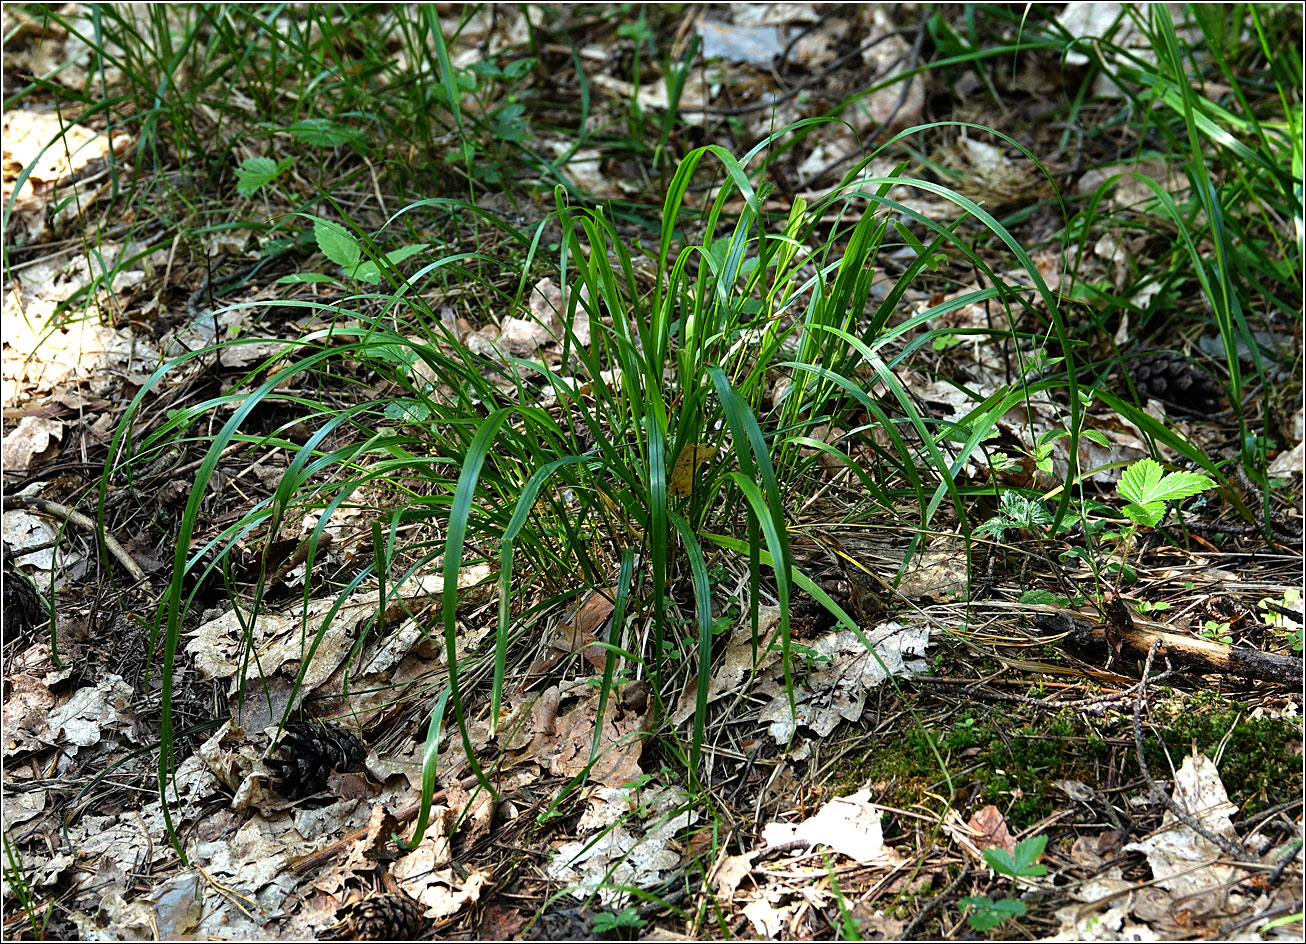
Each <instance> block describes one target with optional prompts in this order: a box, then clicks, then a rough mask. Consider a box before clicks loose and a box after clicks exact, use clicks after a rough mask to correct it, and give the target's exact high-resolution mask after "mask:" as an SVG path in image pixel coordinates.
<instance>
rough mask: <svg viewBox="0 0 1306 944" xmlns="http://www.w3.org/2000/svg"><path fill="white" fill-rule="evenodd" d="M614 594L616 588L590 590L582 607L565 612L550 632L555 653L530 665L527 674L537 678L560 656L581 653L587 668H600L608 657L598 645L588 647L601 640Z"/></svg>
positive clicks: (610, 614)
mask: <svg viewBox="0 0 1306 944" xmlns="http://www.w3.org/2000/svg"><path fill="white" fill-rule="evenodd" d="M616 595H617V588H616V587H603V588H601V589H598V590H592V591H590V594H589V595H588V596H587V597H586V598H585V599H584V600H583V601H582V602H581V604H580V605H579V606H578V607H576V609H574V610H572V611H570V612H569V613H567V614H566V616H564V617H563V621H562V623H561V624H559V625H558V626H557V627H556V628H555V629H554V630H553V633H552V635H551V636H550V639H549V642H550V644H551V645H552V647H553V649H554V650H556V651H555V652H554V653H553V654H551V655H548V656H545V657H544V658H543V659H541V660H540V661H539V662H537V663H536V664H535V665H533V666H531V668H530V670H529V672H530V674H531V675H538V674H541V673H543V672H547V671H548V670H549V669H551V668H553V666H554V665H556V664H557V663H558V661H559V659H561V658H562V657H563V656H567V655H571V654H572V653H574V652H580V653H581V654H582V655H584V657H585V659H586V660H587V661H588V662H589V663H590V665H593V666H594V667H595V668H598V669H602V668H603V666H604V663H605V661H606V660H607V654H606V652H605V651H604V650H603V648H602V647H601V646H591V645H590V643H593V642H598V640H599V639H600V638H601V633H602V630H603V626H604V624H605V623H606V622H607V621H608V618H609V617H611V616H612V608H613V605H614V604H613V601H614V598H615V597H616Z"/></svg>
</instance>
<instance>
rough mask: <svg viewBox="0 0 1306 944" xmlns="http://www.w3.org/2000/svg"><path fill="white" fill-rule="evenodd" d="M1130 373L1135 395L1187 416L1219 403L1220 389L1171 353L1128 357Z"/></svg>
mask: <svg viewBox="0 0 1306 944" xmlns="http://www.w3.org/2000/svg"><path fill="white" fill-rule="evenodd" d="M1127 363H1128V364H1129V373H1130V376H1131V377H1133V380H1134V386H1135V387H1137V388H1138V392H1139V393H1142V394H1146V395H1147V396H1148V397H1150V398H1151V399H1154V400H1160V401H1161V402H1163V403H1165V404H1166V405H1168V406H1173V407H1176V408H1178V409H1180V410H1182V411H1184V412H1187V413H1208V412H1211V411H1213V410H1215V409H1216V408H1217V407H1218V406H1219V404H1220V395H1221V391H1220V387H1219V385H1218V384H1217V383H1216V382H1215V381H1214V380H1212V379H1211V376H1210V375H1209V374H1207V373H1206V372H1205V371H1203V370H1200V369H1199V368H1197V367H1196V366H1194V365H1193V364H1192V362H1190V361H1189V360H1188V358H1186V357H1184V356H1183V355H1182V354H1177V353H1175V352H1174V351H1152V352H1151V353H1149V354H1144V355H1143V356H1142V357H1135V358H1131V359H1130V360H1129V361H1128V362H1127Z"/></svg>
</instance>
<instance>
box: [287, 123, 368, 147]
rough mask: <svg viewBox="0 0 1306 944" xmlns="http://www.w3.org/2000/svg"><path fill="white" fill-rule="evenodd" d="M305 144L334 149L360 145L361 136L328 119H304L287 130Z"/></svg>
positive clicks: (361, 141)
mask: <svg viewBox="0 0 1306 944" xmlns="http://www.w3.org/2000/svg"><path fill="white" fill-rule="evenodd" d="M286 130H287V131H289V132H290V133H291V134H293V135H294V136H295V137H296V138H298V139H299V140H300V141H303V142H304V143H305V144H314V145H317V146H319V147H336V146H337V145H340V144H362V143H363V136H362V135H361V134H359V133H358V132H357V131H355V130H354V129H353V128H350V127H347V126H346V125H342V124H340V122H338V121H332V120H330V119H329V118H304V119H302V120H300V121H296V122H295V123H294V124H293V125H290V126H289V127H288V128H287V129H286Z"/></svg>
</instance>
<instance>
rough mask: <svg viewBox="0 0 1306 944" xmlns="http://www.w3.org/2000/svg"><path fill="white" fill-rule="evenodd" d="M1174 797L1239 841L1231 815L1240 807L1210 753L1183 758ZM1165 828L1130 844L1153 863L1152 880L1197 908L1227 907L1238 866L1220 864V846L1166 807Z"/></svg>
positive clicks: (1213, 827) (1209, 824)
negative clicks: (1231, 800) (1212, 760)
mask: <svg viewBox="0 0 1306 944" xmlns="http://www.w3.org/2000/svg"><path fill="white" fill-rule="evenodd" d="M1174 798H1175V801H1176V802H1177V803H1178V804H1179V805H1180V806H1181V807H1183V808H1184V809H1185V810H1187V811H1188V813H1189V815H1191V816H1192V817H1193V818H1194V819H1196V820H1197V821H1198V822H1199V823H1201V824H1202V826H1204V827H1205V828H1206V829H1207V830H1208V831H1210V832H1212V833H1215V834H1216V835H1219V836H1222V837H1224V838H1225V839H1229V840H1231V841H1233V842H1237V833H1236V832H1234V828H1233V823H1232V821H1231V820H1230V818H1229V816H1230V814H1231V813H1235V812H1237V810H1238V808H1237V807H1236V806H1234V805H1233V804H1232V803H1230V802H1229V794H1228V793H1227V792H1226V791H1225V787H1224V783H1223V782H1222V781H1221V779H1220V772H1219V770H1218V769H1217V768H1216V766H1215V764H1214V763H1212V762H1211V760H1210V758H1208V757H1207V756H1206V755H1205V754H1193V755H1189V756H1188V757H1186V758H1185V759H1184V762H1183V765H1182V766H1181V767H1180V768H1179V772H1178V773H1177V774H1176V775H1175V783H1174ZM1162 823H1163V825H1162V828H1161V830H1160V831H1158V832H1156V833H1154V834H1153V835H1151V836H1148V837H1147V838H1145V839H1142V840H1139V841H1138V842H1131V843H1129V844H1128V845H1127V846H1125V851H1126V852H1142V853H1143V854H1144V855H1146V856H1147V864H1148V865H1149V866H1151V869H1152V877H1153V881H1154V882H1155V884H1156V885H1158V886H1160V887H1161V888H1164V889H1166V890H1168V891H1169V892H1170V893H1171V894H1172V895H1173V896H1174V897H1175V899H1177V900H1182V902H1183V908H1185V909H1187V910H1189V911H1192V912H1193V913H1194V914H1199V915H1200V914H1207V913H1210V912H1213V911H1216V910H1220V909H1223V907H1224V905H1225V901H1226V899H1227V898H1228V896H1229V891H1230V889H1231V887H1232V880H1233V878H1234V875H1235V872H1234V870H1233V869H1232V868H1230V867H1229V866H1225V865H1219V864H1218V860H1219V859H1220V858H1221V857H1222V855H1223V853H1222V852H1221V851H1220V847H1219V846H1217V845H1216V844H1215V843H1213V842H1211V841H1210V840H1209V839H1207V838H1206V837H1205V836H1202V835H1200V834H1198V833H1197V832H1195V831H1193V829H1192V828H1190V827H1189V826H1188V825H1187V824H1185V823H1182V822H1180V821H1179V819H1178V818H1177V817H1176V816H1175V815H1174V814H1173V813H1171V812H1170V811H1169V810H1166V813H1165V817H1164V819H1163V821H1162Z"/></svg>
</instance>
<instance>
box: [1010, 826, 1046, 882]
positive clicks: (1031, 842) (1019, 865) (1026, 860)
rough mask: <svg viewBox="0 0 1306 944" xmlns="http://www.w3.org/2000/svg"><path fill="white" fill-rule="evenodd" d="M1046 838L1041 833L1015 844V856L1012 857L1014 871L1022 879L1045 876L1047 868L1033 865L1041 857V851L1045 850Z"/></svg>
mask: <svg viewBox="0 0 1306 944" xmlns="http://www.w3.org/2000/svg"><path fill="white" fill-rule="evenodd" d="M1047 845H1048V837H1047V836H1046V835H1044V834H1042V833H1040V834H1038V835H1036V836H1030V837H1029V838H1028V839H1022V840H1021V841H1020V842H1018V843H1016V854H1015V856H1014V859H1015V863H1016V870H1017V873H1018V874H1019V875H1021V876H1022V877H1027V878H1033V877H1035V876H1039V875H1047V872H1048V870H1047V867H1046V866H1042V865H1035V864H1034V863H1035V862H1037V861H1038V860H1039V858H1040V857H1041V856H1042V855H1043V850H1044V849H1046V848H1047Z"/></svg>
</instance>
